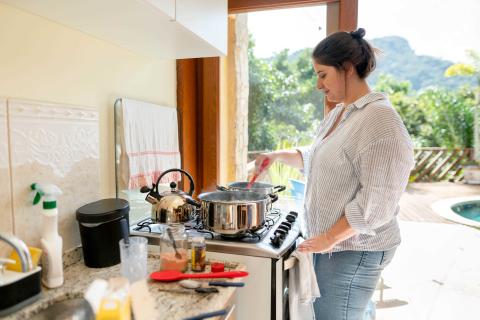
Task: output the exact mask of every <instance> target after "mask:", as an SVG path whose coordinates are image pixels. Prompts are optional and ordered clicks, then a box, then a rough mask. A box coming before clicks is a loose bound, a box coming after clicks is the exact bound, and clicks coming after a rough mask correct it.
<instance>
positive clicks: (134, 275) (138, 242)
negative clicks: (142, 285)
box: [119, 237, 148, 283]
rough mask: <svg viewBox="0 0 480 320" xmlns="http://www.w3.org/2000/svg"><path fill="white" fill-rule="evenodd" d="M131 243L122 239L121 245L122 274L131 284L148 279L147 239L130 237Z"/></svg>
mask: <svg viewBox="0 0 480 320" xmlns="http://www.w3.org/2000/svg"><path fill="white" fill-rule="evenodd" d="M128 239H129V243H125V240H124V239H122V240H120V242H119V245H120V261H121V262H120V263H121V264H120V272H121V274H122V276H123V277H125V278H127V279H128V280H129V281H130V283H133V282H135V281H137V280H143V279H146V278H147V242H148V241H147V238H144V237H130V238H128Z"/></svg>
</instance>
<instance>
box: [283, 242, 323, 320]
mask: <svg viewBox="0 0 480 320" xmlns="http://www.w3.org/2000/svg"><path fill="white" fill-rule="evenodd" d="M291 256H293V257H295V258H297V263H296V264H295V266H293V267H292V268H291V269H290V271H289V272H290V273H289V281H288V285H289V297H288V306H289V309H290V319H292V320H296V319H302V320H303V319H314V313H313V302H314V301H315V299H316V298H319V297H320V289H319V288H318V284H317V276H316V275H315V269H314V267H313V254H312V253H303V252H300V251H298V250H295V251H294V252H293V253H292V254H291Z"/></svg>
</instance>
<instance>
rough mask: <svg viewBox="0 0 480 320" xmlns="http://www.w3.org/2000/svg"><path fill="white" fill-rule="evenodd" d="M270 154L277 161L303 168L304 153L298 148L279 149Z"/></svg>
mask: <svg viewBox="0 0 480 320" xmlns="http://www.w3.org/2000/svg"><path fill="white" fill-rule="evenodd" d="M268 155H269V156H270V157H271V158H272V159H273V160H275V161H278V162H281V163H284V164H286V165H289V166H291V167H295V168H298V169H303V159H302V155H301V154H300V152H299V151H298V150H295V149H286V150H277V151H273V152H270V153H269V154H268Z"/></svg>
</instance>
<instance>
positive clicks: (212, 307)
mask: <svg viewBox="0 0 480 320" xmlns="http://www.w3.org/2000/svg"><path fill="white" fill-rule="evenodd" d="M210 262H211V261H207V267H206V270H205V272H209V271H210ZM223 262H224V261H223ZM224 263H225V271H231V270H245V266H244V265H242V264H238V263H232V262H224ZM158 266H159V258H158V255H155V254H149V256H148V272H149V273H151V272H153V271H156V270H158ZM118 276H120V264H117V265H115V266H112V267H108V268H100V269H97V268H88V267H86V266H85V264H84V263H83V260H81V261H78V262H75V263H73V264H71V265H69V266H68V267H66V268H65V269H64V278H65V282H64V284H63V286H61V287H59V288H55V289H47V288H45V287H42V295H41V298H40V299H39V300H38V301H36V302H35V303H33V304H30V305H28V306H26V307H25V308H23V309H21V310H19V311H17V312H15V313H13V314H11V315H9V316H7V317H5V318H2V319H12V320H13V319H29V318H30V317H32V315H34V314H35V313H37V312H39V311H41V310H43V309H45V308H47V307H48V306H50V305H52V304H54V303H56V302H60V301H63V300H68V299H73V298H80V297H83V293H84V291H85V290H86V289H87V288H88V286H89V285H90V284H91V283H92V281H93V280H94V279H98V278H100V279H109V278H112V277H118ZM199 281H202V280H199ZM203 281H204V282H205V283H206V282H208V279H207V280H203ZM226 281H230V280H226ZM235 281H241V279H237V280H235ZM148 288H149V291H150V293H151V295H152V297H153V299H154V300H155V303H156V306H155V307H156V311H157V314H158V319H182V318H185V317H191V316H195V315H198V314H200V313H205V312H212V311H217V310H221V309H224V308H226V307H227V306H229V304H230V303H231V299H232V296H233V294H234V292H235V289H236V288H235V287H216V288H217V289H218V290H219V292H218V293H196V292H195V291H193V290H192V291H191V293H190V292H188V289H185V290H182V291H187V292H186V293H184V292H182V293H179V292H168V291H164V290H168V289H181V287H180V285H178V282H169V283H167V282H156V281H152V280H148Z"/></svg>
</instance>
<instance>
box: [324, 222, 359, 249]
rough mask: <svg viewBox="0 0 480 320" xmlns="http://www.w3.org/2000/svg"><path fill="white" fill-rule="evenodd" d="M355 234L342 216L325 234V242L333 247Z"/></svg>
mask: <svg viewBox="0 0 480 320" xmlns="http://www.w3.org/2000/svg"><path fill="white" fill-rule="evenodd" d="M356 234H357V232H356V231H355V230H354V229H353V228H352V227H351V226H350V224H349V223H348V220H347V217H346V216H345V215H343V216H342V217H341V218H340V219H338V221H337V222H336V223H335V224H334V225H333V226H332V227H331V228H330V230H328V231H327V232H326V233H325V236H326V238H327V239H328V240H327V241H330V242H331V243H332V244H333V245H336V244H337V243H340V242H342V241H344V240H347V239H348V238H351V237H353V236H354V235H356Z"/></svg>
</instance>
